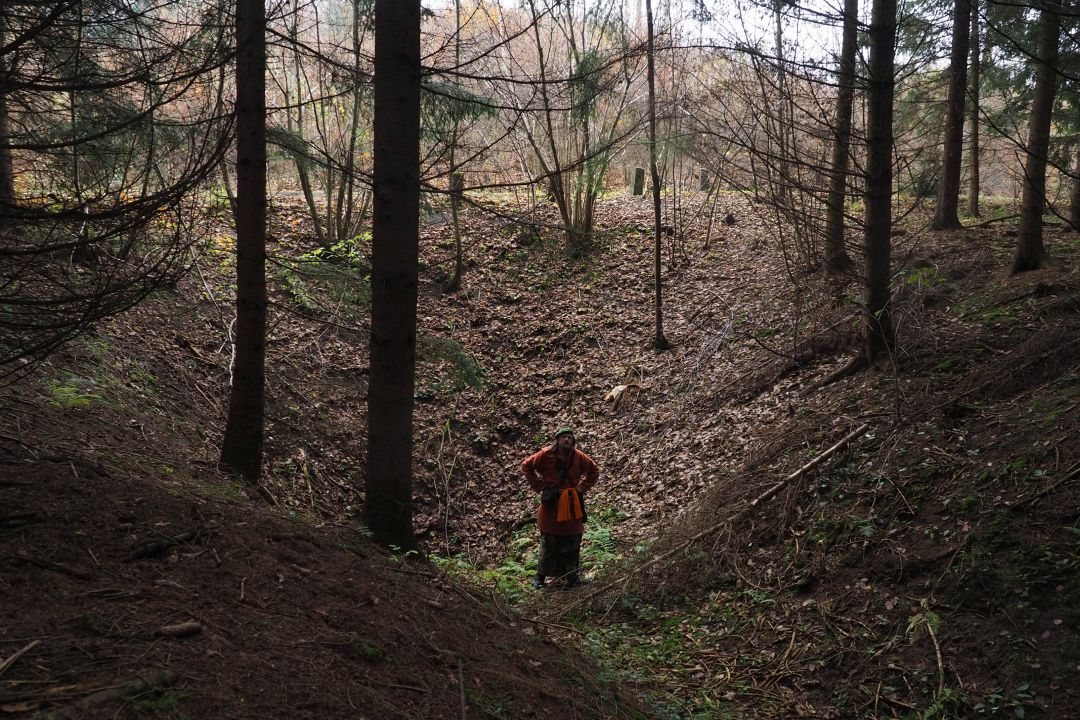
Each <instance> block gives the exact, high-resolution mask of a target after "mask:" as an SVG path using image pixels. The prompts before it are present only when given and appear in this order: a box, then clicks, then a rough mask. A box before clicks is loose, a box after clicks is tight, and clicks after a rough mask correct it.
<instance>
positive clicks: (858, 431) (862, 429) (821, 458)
mask: <svg viewBox="0 0 1080 720" xmlns="http://www.w3.org/2000/svg"><path fill="white" fill-rule="evenodd" d="M869 429H870V425H868V424H867V423H863V424H862V425H860V426H859V427H857V428H855V429H854V430H852V431H851V432H849V433H848V434H847V435H845V436H844V437H842V438H840V440H838V441H837V442H836V444H834V445H833V446H832V447H830V448H829V449H828V450H825V451H824V452H822V453H821V454H819V455H818V456H817V457H815V458H814V459H813V460H811V461H810V462H808V463H806V464H805V465H803V466H802V467H801V468H799V469H798V470H796V471H795V472H793V473H791V474H790V475H788V476H786V477H785V478H784V479H783V480H781V481H780V482H778V483H776V484H775V485H773V486H772V487H771V488H769V489H768V490H766V491H765V492H763V493H762V494H761V495H758V496H757V497H756V498H754V499H753V500H751V501H750V503H749V504H747V505H745V506H743V507H742V508H740V509H738V510H736V511H735V512H733V513H731V514H730V515H728V516H727V517H726V518H724V519H723V520H721V521H720V522H718V523H716V524H714V525H712V526H710V527H708V528H706V529H704V530H702V531H701V532H699V533H697V534H696V535H693V536H691V537H689V538H687V539H686V540H683V541H682V542H680V543H679V544H677V545H676V546H675V547H673V548H671V549H670V550H668V551H666V552H663V553H660V554H659V555H657V556H656V557H654V558H652V559H651V560H649V561H647V562H645V563H643V564H642V565H639V566H638V567H636V568H634V569H633V571H632V572H628V573H625V574H624V575H623V576H622V577H620V578H618V579H616V580H612V581H611V582H608V583H604V584H603V585H601V586H600V587H598V588H596V589H595V590H593V591H592V592H590V593H589V594H588V595H585V596H583V597H582V598H580V599H579V600H577V601H575V602H573V603H571V604H569V605H567V606H565V607H562V608H559V611H558V613H556V617H561V616H562V615H564V614H566V613H568V612H569V611H571V610H573V609H574V608H577V607H580V606H581V605H584V604H585V603H587V602H588V601H590V600H592V599H593V598H595V597H598V596H599V595H601V594H603V593H605V592H607V591H608V590H610V589H611V588H613V587H615V586H616V585H618V584H619V583H625V582H629V580H630V578H632V577H634V576H636V575H639V574H641V572H642V571H644V570H647V569H648V568H650V567H652V566H653V565H656V564H658V563H661V562H663V561H664V560H667V559H668V558H670V557H671V556H672V555H675V554H676V553H679V552H682V551H684V550H685V549H686V548H688V547H690V546H691V545H693V544H694V543H696V542H697V541H698V540H701V539H702V538H705V537H708V536H709V535H712V534H714V533H716V532H718V531H720V530H722V529H724V528H725V527H728V526H729V525H731V523H733V522H735V521H736V520H738V519H739V518H740V517H742V516H743V515H746V514H748V513H749V512H750V511H752V510H754V509H755V508H757V507H758V506H760V505H762V504H764V503H766V502H768V501H769V500H770V499H771V498H773V497H775V496H776V494H777V493H779V492H780V491H781V490H783V489H784V488H785V487H787V486H788V485H790V484H791V483H792V481H794V480H797V479H799V478H800V477H802V476H803V475H805V474H806V473H808V472H809V471H810V470H813V469H814V468H816V467H817V466H818V465H820V464H821V463H823V462H825V461H826V460H828V459H829V458H830V457H832V456H833V455H835V454H836V453H838V452H840V451H841V450H843V449H844V448H845V447H847V446H848V444H850V443H851V441H852V440H854V439H856V438H858V437H861V436H862V435H863V434H865V433H866V431H867V430H869Z"/></svg>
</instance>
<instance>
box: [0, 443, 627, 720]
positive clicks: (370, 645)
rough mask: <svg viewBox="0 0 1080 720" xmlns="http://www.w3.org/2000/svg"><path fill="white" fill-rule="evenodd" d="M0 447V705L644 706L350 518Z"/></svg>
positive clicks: (535, 712) (126, 714)
mask: <svg viewBox="0 0 1080 720" xmlns="http://www.w3.org/2000/svg"><path fill="white" fill-rule="evenodd" d="M220 487H221V488H222V490H221V497H215V496H213V495H211V494H207V492H206V491H203V492H201V493H199V492H193V489H192V488H191V487H185V486H184V485H182V484H180V483H177V484H174V485H168V484H164V483H161V482H151V481H147V480H146V479H144V478H135V477H127V476H118V475H117V474H115V473H114V472H112V471H110V470H109V469H107V468H105V467H103V466H101V465H99V464H97V463H96V462H94V461H90V460H87V459H84V458H82V457H79V456H76V455H73V454H66V453H59V454H58V453H55V452H54V453H49V452H48V451H44V450H39V449H35V448H32V447H30V446H29V443H25V444H24V443H23V442H21V441H18V440H17V439H16V438H13V437H11V438H5V439H4V440H3V444H2V445H0V508H2V510H0V568H2V574H0V717H7V716H12V717H17V716H32V717H51V718H135V717H139V718H149V717H160V718H194V717H206V718H319V719H320V720H321V719H324V718H342V717H368V718H464V717H469V718H479V717H492V718H524V717H538V718H582V717H589V718H606V717H631V716H634V717H643V716H644V713H643V712H642V711H641V709H640V707H639V705H638V704H637V702H636V701H635V700H633V699H632V698H630V697H629V696H628V695H626V694H625V693H623V692H622V691H620V690H619V689H618V688H617V687H615V686H613V685H611V684H608V683H606V682H604V681H602V680H601V679H599V678H598V677H597V675H596V673H595V672H594V671H593V670H592V669H591V668H590V665H589V663H588V662H586V661H585V660H584V659H583V658H582V657H581V656H580V655H578V654H577V653H575V652H572V651H569V650H568V649H567V648H566V647H564V646H562V645H560V644H558V643H555V642H553V641H552V640H550V639H549V638H547V637H545V633H546V630H545V628H544V627H543V626H540V625H535V624H531V623H528V622H526V621H523V620H522V619H521V618H520V617H517V616H516V615H515V614H514V613H512V612H509V611H507V610H506V609H505V608H504V607H501V606H500V605H499V604H498V603H497V602H495V601H494V600H493V599H489V598H484V597H478V596H477V595H476V594H475V591H470V590H468V589H466V588H464V587H462V586H459V585H457V584H454V583H453V582H450V581H449V580H447V579H446V578H445V577H443V576H442V575H441V574H440V573H437V572H433V571H432V570H431V568H429V567H427V566H425V565H424V564H422V563H417V562H414V561H410V560H409V559H406V558H403V557H400V556H395V555H392V554H388V553H386V552H385V551H383V550H381V549H379V548H378V547H376V546H375V545H373V544H372V543H370V542H369V541H367V540H366V539H365V538H363V537H362V536H360V535H359V534H358V533H357V532H356V530H355V529H350V528H348V527H344V526H336V525H322V526H314V525H312V524H311V523H310V522H307V521H299V520H295V519H290V518H289V517H287V516H285V515H281V514H273V513H271V512H269V511H265V510H262V509H260V508H259V507H258V506H256V505H255V504H252V503H251V502H250V501H248V500H247V499H246V498H243V497H242V496H239V497H235V498H233V497H228V495H229V493H230V492H233V493H235V492H237V490H238V489H237V488H235V487H233V486H229V485H227V484H224V483H222V485H221V486H220Z"/></svg>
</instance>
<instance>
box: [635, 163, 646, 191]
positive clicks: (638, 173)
mask: <svg viewBox="0 0 1080 720" xmlns="http://www.w3.org/2000/svg"><path fill="white" fill-rule="evenodd" d="M632 191H633V193H634V195H644V194H645V168H643V167H638V168H634V185H633V187H632Z"/></svg>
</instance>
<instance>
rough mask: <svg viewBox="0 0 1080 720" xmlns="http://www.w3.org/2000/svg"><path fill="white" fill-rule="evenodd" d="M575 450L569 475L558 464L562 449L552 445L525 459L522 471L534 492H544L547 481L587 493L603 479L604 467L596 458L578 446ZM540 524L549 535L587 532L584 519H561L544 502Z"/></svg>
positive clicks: (539, 516) (538, 515)
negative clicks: (563, 473)
mask: <svg viewBox="0 0 1080 720" xmlns="http://www.w3.org/2000/svg"><path fill="white" fill-rule="evenodd" d="M572 453H573V455H572V456H571V459H570V471H569V472H568V473H567V474H566V477H565V478H564V477H562V473H560V472H559V470H558V467H557V463H558V450H556V449H555V448H552V447H546V448H544V449H543V450H540V451H539V452H536V453H533V454H532V455H530V456H529V457H527V458H525V461H524V462H522V463H521V474H522V475H524V476H525V480H526V481H528V483H529V487H530V488H532V489H533V491H534V492H541V491H542V490H543V489H544V486H545V485H554V486H555V487H557V488H559V489H560V490H561V489H563V488H567V487H573V488H575V489H576V490H577V491H578V492H579V493H581V494H582V495H584V494H585V493H586V492H588V491H589V489H591V488H592V486H593V485H595V484H596V481H597V480H598V479H600V468H599V467H598V466H597V464H596V463H595V462H593V461H592V458H590V457H589V456H588V455H586V454H585V453H583V452H581V451H580V450H578V449H577V448H574V450H573V451H572ZM536 524H537V525H538V526H539V527H540V532H542V533H544V534H545V535H580V534H581V533H583V532H585V524H584V523H583V522H582V521H581V520H566V521H564V522H558V520H556V518H555V513H553V512H551V511H549V510H548V509H547V508H546V507H545V506H544V505H542V504H541V505H540V509H539V511H538V512H537V515H536Z"/></svg>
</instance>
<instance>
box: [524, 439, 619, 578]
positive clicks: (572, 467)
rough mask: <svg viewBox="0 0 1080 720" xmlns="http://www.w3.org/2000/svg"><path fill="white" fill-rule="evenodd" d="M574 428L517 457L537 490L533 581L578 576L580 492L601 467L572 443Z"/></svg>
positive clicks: (582, 507) (582, 526)
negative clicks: (522, 458)
mask: <svg viewBox="0 0 1080 720" xmlns="http://www.w3.org/2000/svg"><path fill="white" fill-rule="evenodd" d="M576 445H577V442H576V440H575V438H574V431H573V430H571V429H570V428H562V429H561V430H559V431H558V432H557V433H555V442H553V443H552V444H551V445H549V446H548V447H546V448H544V449H543V450H540V451H539V452H537V453H534V454H532V455H530V456H529V457H527V458H525V461H524V462H522V463H521V473H522V474H523V475H524V476H525V480H526V481H528V483H529V487H531V488H532V489H533V490H534V491H535V492H538V493H540V509H539V511H538V512H537V516H536V524H537V525H538V526H539V528H540V562H539V563H538V565H537V569H536V579H535V580H533V587H535V588H537V589H540V588H543V587H544V586H545V579H546V578H548V577H553V578H562V579H563V580H564V581H565V582H566V586H567V587H574V586H575V585H577V584H578V583H579V582H580V579H579V577H578V565H579V564H580V560H581V534H582V533H583V532H584V531H585V504H584V501H583V499H582V496H583V495H584V494H585V493H586V492H588V491H589V489H590V488H591V487H592V486H593V485H595V484H596V481H597V480H598V479H599V477H600V468H599V467H597V465H596V463H595V462H593V461H592V458H590V457H589V456H588V455H586V454H585V453H583V452H581V451H580V450H578V449H577V447H576Z"/></svg>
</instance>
